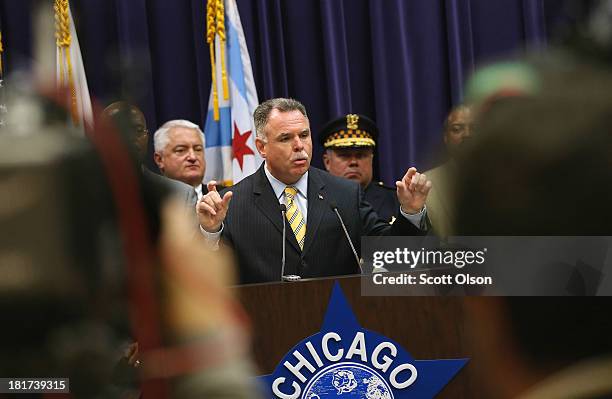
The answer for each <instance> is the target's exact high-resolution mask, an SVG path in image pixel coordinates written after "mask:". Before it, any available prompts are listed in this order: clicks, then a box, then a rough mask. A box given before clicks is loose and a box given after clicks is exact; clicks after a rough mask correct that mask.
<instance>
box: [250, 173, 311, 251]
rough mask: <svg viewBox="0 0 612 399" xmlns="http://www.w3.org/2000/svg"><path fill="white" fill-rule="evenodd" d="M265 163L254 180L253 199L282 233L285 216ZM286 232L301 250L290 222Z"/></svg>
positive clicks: (289, 239)
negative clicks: (267, 173)
mask: <svg viewBox="0 0 612 399" xmlns="http://www.w3.org/2000/svg"><path fill="white" fill-rule="evenodd" d="M264 167H265V166H264V164H262V165H261V167H260V168H259V170H258V171H257V174H256V175H255V181H254V182H253V199H254V202H255V205H256V206H257V208H258V209H259V210H260V211H261V212H262V213H263V214H264V215H265V216H266V217H267V218H268V219H269V220H270V222H271V223H272V225H273V226H274V227H275V228H276V229H277V230H278V231H279V232H280V233H281V234H282V232H283V218H282V214H281V211H280V206H279V204H278V198H276V195H275V194H274V190H272V186H271V185H270V182H269V181H268V178H267V177H266V172H264V170H263V168H264ZM286 226H287V227H286V228H287V231H286V234H287V240H288V241H289V242H290V243H291V245H293V246H294V247H295V249H296V250H297V251H298V252H299V251H300V246H299V245H298V243H297V240H296V239H295V235H294V234H293V231H291V226H289V223H287V224H286ZM306 234H308V229H307V230H306Z"/></svg>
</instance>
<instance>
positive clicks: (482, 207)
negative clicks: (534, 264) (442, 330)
mask: <svg viewBox="0 0 612 399" xmlns="http://www.w3.org/2000/svg"><path fill="white" fill-rule="evenodd" d="M520 69H522V70H523V71H530V72H529V73H528V74H527V75H528V76H529V80H530V81H532V82H535V83H536V84H535V85H530V87H532V90H531V91H530V92H523V93H522V94H520V95H515V96H510V97H503V96H501V97H500V96H499V95H498V94H499V93H496V92H495V91H491V92H490V93H489V96H488V98H487V96H480V98H479V100H480V102H479V108H480V110H479V112H480V115H479V133H478V136H477V137H476V138H474V139H473V140H472V143H470V147H472V148H470V149H469V152H468V153H467V154H466V156H465V157H463V158H462V162H461V165H460V168H459V170H460V172H461V173H458V174H456V175H455V178H456V204H457V219H456V226H455V232H456V234H457V235H501V236H504V235H507V236H510V235H524V236H546V235H551V236H609V235H610V233H611V232H612V210H611V207H610V204H612V185H611V184H610V182H612V157H611V156H610V154H612V128H611V126H612V125H611V123H612V92H611V91H610V90H602V88H607V87H612V73H611V72H610V70H606V69H605V68H601V67H594V66H589V65H584V64H583V63H581V62H579V61H577V60H576V59H575V58H572V57H568V56H567V55H565V56H563V57H561V58H558V57H551V58H546V59H544V60H539V61H537V62H533V63H525V64H524V65H523V67H522V68H520ZM515 71H518V69H515ZM521 74H522V73H521ZM522 75H523V76H527V75H525V74H522ZM505 76H507V75H505ZM534 77H535V78H536V81H534V80H533V78H534ZM475 79H476V80H478V76H475ZM523 86H524V87H526V86H525V85H523ZM480 93H481V94H482V93H484V91H480ZM608 250H609V249H608ZM517 262H520V256H519V257H517ZM551 272H552V269H551ZM546 277H548V278H547V279H546V281H543V282H542V285H543V286H544V285H546V287H547V289H550V287H549V286H548V285H550V284H556V285H558V286H556V287H553V288H554V289H555V291H554V292H559V293H562V292H566V287H567V284H568V281H567V280H563V279H559V278H557V276H554V275H549V276H545V278H546ZM576 277H580V275H579V274H578V275H576ZM599 277H600V278H599V281H598V284H599V287H600V288H604V287H607V288H606V289H608V290H609V288H610V286H611V285H612V276H606V275H603V276H599ZM583 283H584V280H583ZM551 292H552V291H551ZM611 299H612V298H610V297H590V298H567V297H538V298H533V297H507V298H502V297H500V298H492V297H488V298H467V299H466V311H467V315H468V325H469V326H470V332H471V336H472V338H473V348H472V353H473V357H472V363H473V364H474V366H475V367H477V368H478V371H479V372H480V373H481V375H482V381H486V382H487V387H486V388H487V389H488V392H489V393H490V396H488V397H492V398H499V399H506V398H521V399H570V398H571V399H578V398H580V399H589V398H590V399H603V398H611V397H612V378H611V377H612V340H611V339H610V337H612V318H611V317H610V312H611V311H612V301H611Z"/></svg>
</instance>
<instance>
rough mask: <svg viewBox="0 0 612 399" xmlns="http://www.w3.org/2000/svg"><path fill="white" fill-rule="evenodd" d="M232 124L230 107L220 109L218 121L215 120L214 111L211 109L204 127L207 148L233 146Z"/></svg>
mask: <svg viewBox="0 0 612 399" xmlns="http://www.w3.org/2000/svg"><path fill="white" fill-rule="evenodd" d="M231 123H232V118H231V112H230V108H229V107H224V108H219V120H218V121H215V120H214V118H213V111H212V109H209V110H208V115H207V117H206V125H205V126H204V132H206V133H205V134H206V148H210V147H220V146H231V145H232V132H233V129H232V128H231V126H230V124H231Z"/></svg>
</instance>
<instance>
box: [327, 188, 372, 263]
mask: <svg viewBox="0 0 612 399" xmlns="http://www.w3.org/2000/svg"><path fill="white" fill-rule="evenodd" d="M328 203H329V206H330V207H331V209H332V210H333V211H334V212H335V213H336V216H338V220H340V224H341V225H342V230H343V231H344V236H345V237H346V239H347V240H348V242H349V245H350V246H351V250H352V251H353V255H355V261H356V262H357V266H358V267H359V272H360V273H361V274H363V268H362V267H361V262H360V261H359V256H357V251H355V246H354V245H353V241H352V240H351V237H350V236H349V233H348V231H347V230H346V226H345V225H344V220H342V216H340V212H338V205H336V202H335V201H334V200H329V201H328Z"/></svg>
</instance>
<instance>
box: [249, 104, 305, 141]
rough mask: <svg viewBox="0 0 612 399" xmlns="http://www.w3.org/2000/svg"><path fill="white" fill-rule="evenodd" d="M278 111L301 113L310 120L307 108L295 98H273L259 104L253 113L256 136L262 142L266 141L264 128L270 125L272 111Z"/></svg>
mask: <svg viewBox="0 0 612 399" xmlns="http://www.w3.org/2000/svg"><path fill="white" fill-rule="evenodd" d="M274 109H277V110H279V111H280V112H290V111H300V112H301V113H302V115H304V116H305V117H306V118H308V115H307V114H306V108H305V107H304V105H303V104H302V103H301V102H299V101H298V100H294V99H293V98H272V99H270V100H266V101H264V102H263V103H261V104H259V105H258V106H257V108H255V111H254V112H253V120H254V121H255V134H256V135H257V137H258V138H259V139H260V140H263V141H266V140H267V137H266V132H265V131H264V128H265V127H266V124H267V123H268V118H269V117H270V113H271V112H272V110H274Z"/></svg>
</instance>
